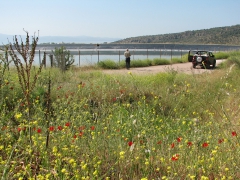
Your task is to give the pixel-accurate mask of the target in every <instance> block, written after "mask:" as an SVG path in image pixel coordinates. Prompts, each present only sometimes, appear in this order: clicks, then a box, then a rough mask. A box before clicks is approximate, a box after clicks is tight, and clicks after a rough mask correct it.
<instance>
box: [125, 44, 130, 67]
mask: <svg viewBox="0 0 240 180" xmlns="http://www.w3.org/2000/svg"><path fill="white" fill-rule="evenodd" d="M124 56H125V58H126V68H127V69H129V68H130V56H131V54H130V52H129V50H128V49H127V50H126V51H125V52H124Z"/></svg>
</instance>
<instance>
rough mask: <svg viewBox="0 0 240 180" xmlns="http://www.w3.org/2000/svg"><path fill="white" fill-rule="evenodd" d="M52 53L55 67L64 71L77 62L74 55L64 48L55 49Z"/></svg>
mask: <svg viewBox="0 0 240 180" xmlns="http://www.w3.org/2000/svg"><path fill="white" fill-rule="evenodd" d="M52 53H53V55H54V62H53V65H54V66H56V67H58V68H60V69H61V70H63V71H65V70H68V69H69V68H70V66H71V65H72V64H73V63H74V61H75V59H74V57H73V55H71V53H70V51H69V50H67V49H66V47H64V46H62V47H60V48H56V47H55V50H54V51H52Z"/></svg>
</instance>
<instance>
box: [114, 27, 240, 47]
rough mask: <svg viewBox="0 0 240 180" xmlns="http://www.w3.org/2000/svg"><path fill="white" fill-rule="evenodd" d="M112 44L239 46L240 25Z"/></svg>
mask: <svg viewBox="0 0 240 180" xmlns="http://www.w3.org/2000/svg"><path fill="white" fill-rule="evenodd" d="M114 43H179V44H226V45H239V44H240V25H234V26H226V27H216V28H211V29H202V30H193V31H185V32H181V33H172V34H160V35H149V36H138V37H130V38H126V39H122V40H119V41H115V42H114Z"/></svg>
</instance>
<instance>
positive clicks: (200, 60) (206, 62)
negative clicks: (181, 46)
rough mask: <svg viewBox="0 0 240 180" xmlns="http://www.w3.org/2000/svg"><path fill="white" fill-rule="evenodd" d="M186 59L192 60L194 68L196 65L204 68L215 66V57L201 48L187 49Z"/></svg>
mask: <svg viewBox="0 0 240 180" xmlns="http://www.w3.org/2000/svg"><path fill="white" fill-rule="evenodd" d="M188 61H189V62H192V66H193V68H196V67H197V66H200V67H201V68H206V69H209V68H211V67H212V68H215V67H216V59H215V56H214V55H213V53H212V52H211V51H202V50H195V51H189V53H188Z"/></svg>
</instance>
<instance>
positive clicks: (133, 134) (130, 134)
mask: <svg viewBox="0 0 240 180" xmlns="http://www.w3.org/2000/svg"><path fill="white" fill-rule="evenodd" d="M158 61H159V60H158V59H155V60H152V61H149V60H141V61H137V60H136V63H132V65H134V64H135V65H139V64H145V65H148V66H150V65H153V62H155V64H157V63H158ZM239 62H240V57H239V56H238V53H235V54H234V55H233V54H231V55H229V57H228V60H227V61H226V62H225V64H224V65H223V66H222V68H221V69H218V70H216V71H214V72H212V73H211V74H208V73H206V74H199V75H197V74H195V75H186V74H183V73H179V72H177V71H174V72H168V73H159V74H156V75H146V76H137V75H134V74H132V73H131V72H128V73H127V74H126V75H124V76H123V75H107V74H104V73H102V72H101V69H91V71H89V70H86V69H85V70H83V69H78V68H73V69H71V70H69V71H66V72H65V73H62V72H61V71H60V70H58V69H43V71H42V73H41V74H40V76H39V78H38V80H37V84H36V87H35V89H34V91H33V93H32V94H31V106H30V107H31V108H32V109H31V110H30V114H29V113H28V112H29V110H28V109H27V105H26V104H25V102H26V101H25V99H24V92H21V88H20V86H19V83H18V75H17V74H16V70H15V69H10V70H9V71H6V72H5V74H4V76H2V81H1V86H0V88H1V91H0V94H1V101H0V117H1V121H0V128H1V131H0V153H1V156H0V176H1V177H2V179H239V178H240V174H239V166H238V165H239V164H240V160H239V156H240V146H239V134H240V123H239V119H240V115H239V113H238V112H239V111H240V107H239V104H240V100H239V91H240V72H239V65H238V64H239ZM149 63H150V64H149ZM106 64H107V65H106V67H108V66H109V64H111V63H110V62H108V63H106ZM122 64H123V65H124V62H123V63H122ZM233 64H234V66H233ZM111 66H113V67H114V64H112V65H111ZM32 73H33V74H34V70H32ZM49 80H51V84H50V86H49ZM49 92H50V96H47V93H49ZM29 122H30V123H29ZM30 132H31V133H30ZM30 136H31V138H32V141H31V142H30ZM47 144H48V145H47Z"/></svg>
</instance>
